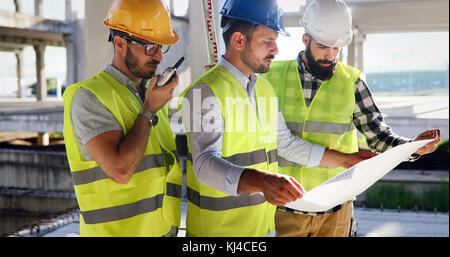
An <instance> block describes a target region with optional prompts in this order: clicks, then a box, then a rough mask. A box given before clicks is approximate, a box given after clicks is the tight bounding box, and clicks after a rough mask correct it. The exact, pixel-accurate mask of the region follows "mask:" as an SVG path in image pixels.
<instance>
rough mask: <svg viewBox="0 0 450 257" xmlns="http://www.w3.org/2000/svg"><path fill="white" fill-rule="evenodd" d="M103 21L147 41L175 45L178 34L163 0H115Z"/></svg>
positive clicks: (110, 26) (108, 25)
mask: <svg viewBox="0 0 450 257" xmlns="http://www.w3.org/2000/svg"><path fill="white" fill-rule="evenodd" d="M103 23H104V24H105V25H106V26H107V27H109V28H111V29H115V30H120V31H123V32H126V33H128V34H130V36H136V37H139V38H142V39H145V40H147V41H150V42H153V43H156V44H160V45H173V44H175V43H176V42H178V35H177V33H176V32H175V30H174V29H173V27H172V25H171V23H170V14H169V11H168V10H167V8H166V6H165V5H164V3H163V2H162V0H114V1H113V2H112V4H111V6H110V7H109V10H108V14H107V16H106V18H105V20H104V21H103Z"/></svg>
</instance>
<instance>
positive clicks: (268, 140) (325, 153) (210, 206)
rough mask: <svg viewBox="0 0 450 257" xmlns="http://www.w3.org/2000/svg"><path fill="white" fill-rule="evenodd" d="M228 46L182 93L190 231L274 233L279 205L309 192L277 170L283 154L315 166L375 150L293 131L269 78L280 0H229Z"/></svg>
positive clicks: (279, 28) (349, 161)
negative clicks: (351, 150) (339, 148)
mask: <svg viewBox="0 0 450 257" xmlns="http://www.w3.org/2000/svg"><path fill="white" fill-rule="evenodd" d="M221 14H222V22H221V26H222V28H223V37H224V41H225V45H226V52H225V54H224V55H223V56H222V57H221V58H220V60H219V62H218V64H217V65H215V66H214V67H213V68H211V69H210V70H209V71H208V72H206V73H205V74H203V75H202V76H201V77H200V78H198V79H197V80H196V81H195V82H193V83H192V84H191V85H190V86H189V87H188V89H186V90H185V91H184V92H183V93H182V96H184V98H182V99H180V106H179V108H181V110H182V115H183V121H184V123H185V127H186V130H187V135H188V143H189V144H188V146H189V150H190V152H191V153H192V159H191V160H189V162H188V166H187V180H186V183H187V187H188V188H187V196H188V212H187V218H186V233H187V234H188V235H189V236H208V237H209V236H220V237H224V236H244V237H248V236H251V237H257V236H273V235H274V233H273V231H274V215H275V209H276V205H284V204H286V203H288V202H290V201H294V200H296V199H298V198H300V197H302V194H303V193H304V191H303V189H302V187H301V185H300V184H298V183H297V182H296V180H295V179H293V178H292V177H289V176H282V175H279V174H277V173H278V160H277V152H278V154H280V155H282V156H284V157H286V158H288V159H290V160H291V161H293V162H298V163H303V164H305V165H308V166H309V165H311V166H319V165H325V166H333V165H339V166H340V165H343V166H351V165H353V164H355V163H357V162H359V161H361V160H363V159H366V158H369V157H371V156H373V155H372V154H371V153H367V152H361V153H355V154H349V155H346V154H341V153H339V152H336V151H333V150H331V149H325V147H323V146H319V145H313V144H311V143H308V142H306V141H304V140H301V139H299V138H297V137H295V136H293V135H292V134H291V132H290V131H289V129H287V127H286V123H285V122H284V119H283V117H282V114H281V112H279V111H278V103H277V98H276V96H275V94H274V92H273V89H272V88H271V86H270V84H269V83H268V82H267V81H266V80H265V79H264V78H262V77H261V76H259V75H257V74H256V73H264V72H267V71H268V70H269V67H270V64H271V62H272V59H273V58H274V56H275V55H276V54H277V53H278V48H277V44H276V39H277V37H278V33H281V34H283V35H288V33H287V32H286V30H285V29H284V27H283V23H282V21H283V16H282V10H281V9H279V8H278V6H277V3H276V1H275V0H228V1H226V2H225V4H224V6H223V8H222V10H221Z"/></svg>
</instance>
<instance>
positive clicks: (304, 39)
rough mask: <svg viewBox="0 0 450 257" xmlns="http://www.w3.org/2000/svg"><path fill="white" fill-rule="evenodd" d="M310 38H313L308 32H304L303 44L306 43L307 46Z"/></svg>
mask: <svg viewBox="0 0 450 257" xmlns="http://www.w3.org/2000/svg"><path fill="white" fill-rule="evenodd" d="M309 40H311V36H310V35H308V34H306V33H305V34H303V36H302V42H303V44H304V45H305V46H307V45H308V43H309Z"/></svg>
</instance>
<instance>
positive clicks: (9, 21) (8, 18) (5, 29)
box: [0, 11, 73, 46]
mask: <svg viewBox="0 0 450 257" xmlns="http://www.w3.org/2000/svg"><path fill="white" fill-rule="evenodd" d="M72 32H73V26H72V23H71V22H68V21H60V20H51V19H44V18H42V17H40V16H30V15H26V14H23V13H12V12H6V11H0V42H9V43H15V44H28V45H30V44H36V42H38V41H39V42H45V43H46V44H47V45H55V46H64V44H65V42H64V37H63V35H64V34H71V33H72Z"/></svg>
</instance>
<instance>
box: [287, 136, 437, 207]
mask: <svg viewBox="0 0 450 257" xmlns="http://www.w3.org/2000/svg"><path fill="white" fill-rule="evenodd" d="M433 140H434V139H428V140H421V141H414V142H409V143H406V144H402V145H399V146H396V147H394V148H391V149H389V150H387V151H386V152H384V153H382V154H380V155H377V156H375V157H372V158H370V159H368V160H365V161H362V162H360V163H358V164H356V165H355V166H353V167H351V168H349V169H347V170H345V171H344V172H342V173H340V174H339V175H337V176H335V177H333V178H331V179H329V180H327V181H325V182H324V183H322V184H320V185H318V186H317V187H315V188H313V189H311V191H308V192H306V193H305V194H303V197H302V198H301V199H297V200H296V201H294V202H290V203H288V204H286V207H288V208H291V209H296V210H301V211H311V212H319V211H326V210H329V209H331V208H333V207H334V206H336V205H339V204H341V203H344V202H345V201H347V200H350V199H352V198H353V197H355V196H357V195H359V194H360V193H362V192H364V191H365V190H366V189H367V188H369V187H370V186H371V185H373V184H374V183H375V182H377V181H378V180H379V179H380V178H382V177H383V176H384V175H386V174H387V173H388V172H389V171H391V170H392V169H393V168H395V167H396V166H397V165H398V164H399V163H401V162H402V161H405V160H406V158H407V157H408V156H410V155H411V154H413V153H415V152H416V151H417V149H419V148H421V147H422V146H424V145H426V144H427V143H429V142H431V141H433Z"/></svg>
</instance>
